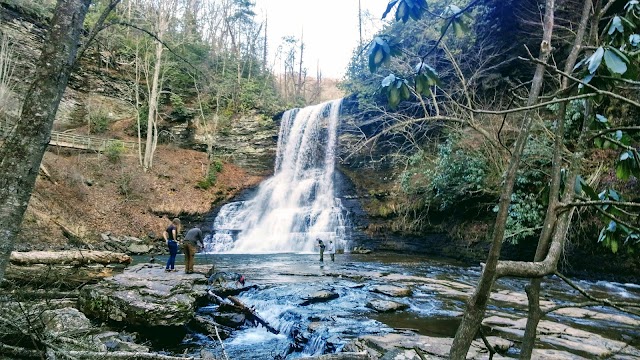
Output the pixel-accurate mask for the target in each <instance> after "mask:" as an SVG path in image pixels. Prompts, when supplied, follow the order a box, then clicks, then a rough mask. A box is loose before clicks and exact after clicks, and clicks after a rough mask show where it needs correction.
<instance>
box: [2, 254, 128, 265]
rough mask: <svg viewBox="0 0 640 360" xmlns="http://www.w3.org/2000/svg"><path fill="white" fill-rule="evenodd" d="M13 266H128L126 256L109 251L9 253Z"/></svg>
mask: <svg viewBox="0 0 640 360" xmlns="http://www.w3.org/2000/svg"><path fill="white" fill-rule="evenodd" d="M9 261H10V263H11V264H14V265H34V264H45V265H74V266H79V265H88V264H101V265H110V264H130V263H131V257H130V256H129V255H127V254H122V253H116V252H111V251H95V250H86V251H84V250H65V251H27V252H17V251H14V252H12V253H11V257H10V258H9Z"/></svg>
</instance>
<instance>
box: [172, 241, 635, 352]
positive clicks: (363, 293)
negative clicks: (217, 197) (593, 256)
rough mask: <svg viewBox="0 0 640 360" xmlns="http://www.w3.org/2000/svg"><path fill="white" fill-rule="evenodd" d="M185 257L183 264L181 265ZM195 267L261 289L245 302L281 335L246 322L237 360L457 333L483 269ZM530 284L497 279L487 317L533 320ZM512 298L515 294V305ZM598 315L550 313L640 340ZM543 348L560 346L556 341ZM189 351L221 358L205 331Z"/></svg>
mask: <svg viewBox="0 0 640 360" xmlns="http://www.w3.org/2000/svg"><path fill="white" fill-rule="evenodd" d="M180 261H181V258H179V259H178V262H180ZM196 263H197V264H215V266H216V269H217V270H218V271H233V272H239V273H242V274H244V275H245V276H246V278H247V280H248V283H249V284H255V285H257V288H256V289H253V290H250V291H247V292H244V293H242V294H240V295H239V299H240V300H242V301H243V302H244V303H245V304H247V305H248V306H253V307H255V309H256V310H257V312H258V313H259V314H260V315H261V316H262V317H263V318H264V319H265V320H267V321H268V322H269V323H270V324H271V325H272V326H274V327H275V328H277V329H278V330H280V334H279V335H274V334H271V333H269V332H268V331H267V330H266V329H265V328H263V327H261V326H257V327H255V326H252V325H250V324H246V325H245V326H243V327H242V328H241V329H240V330H238V331H235V332H234V333H233V334H232V336H231V337H230V338H228V339H226V340H224V348H225V351H226V353H227V355H228V356H229V358H230V359H273V358H274V357H276V355H284V354H286V353H287V352H288V349H289V347H290V346H291V344H292V343H294V338H295V337H298V342H297V343H298V344H299V348H298V349H296V351H294V352H293V353H291V354H290V355H289V356H287V359H295V358H299V357H304V356H310V355H319V354H322V353H332V352H336V351H340V350H341V349H342V347H343V346H344V345H345V344H347V343H348V342H349V341H351V340H353V339H356V338H357V337H359V336H363V335H368V334H384V333H389V332H393V331H395V330H394V329H412V330H413V331H415V332H417V333H419V334H422V335H428V336H434V337H453V335H454V334H455V329H456V327H457V325H458V322H459V319H460V316H461V314H462V312H463V311H464V296H461V294H460V293H458V292H456V289H457V290H464V292H469V289H471V288H472V287H473V286H474V285H475V282H476V281H477V279H478V278H479V275H480V267H479V266H471V267H469V266H465V265H464V264H460V263H455V262H452V261H450V260H446V259H432V258H425V257H417V256H412V255H406V254H404V255H398V254H367V255H361V254H337V255H336V261H335V262H334V263H333V262H330V261H327V259H326V258H325V261H324V262H323V263H320V262H319V261H318V255H317V254H309V253H305V254H295V253H286V254H259V255H240V254H198V257H197V259H196ZM416 277H417V278H416ZM419 278H424V279H426V280H429V281H427V282H424V281H421V280H419ZM574 281H575V282H576V284H578V285H579V286H580V287H582V288H584V289H586V290H588V291H590V292H591V293H592V294H593V295H595V296H605V297H607V298H608V299H610V300H612V301H628V302H639V301H640V286H639V285H637V284H622V283H616V282H606V281H595V280H578V279H576V280H574ZM434 282H435V283H434ZM525 284H526V282H525V281H523V280H519V279H501V280H500V281H498V283H497V284H496V286H495V288H494V294H496V296H498V297H497V298H496V299H495V300H494V301H492V302H491V305H490V306H489V314H488V315H487V316H490V315H491V314H498V313H499V314H507V315H510V316H516V317H524V316H526V314H525V313H524V309H526V303H525V301H526V298H525V297H524V290H523V289H524V285H525ZM377 285H400V286H404V287H408V288H410V289H411V290H412V292H413V294H412V295H411V296H409V297H395V298H392V297H389V296H387V295H383V294H379V293H375V292H372V289H373V288H374V287H375V286H377ZM438 289H442V290H438ZM319 290H332V291H335V292H336V293H338V294H339V297H338V298H337V299H334V300H331V301H328V302H324V303H317V304H311V305H309V306H301V302H302V301H303V299H304V298H305V297H307V296H309V295H310V294H312V293H314V292H316V291H319ZM513 295H516V298H513V299H509V296H513ZM372 299H385V300H393V301H396V302H399V303H403V304H406V305H408V308H407V309H406V310H403V311H398V312H392V313H378V312H376V311H374V310H372V309H370V308H369V307H367V306H366V304H367V302H368V301H370V300H372ZM514 299H515V300H514ZM543 299H553V300H554V301H555V302H556V303H566V302H569V301H578V302H582V301H584V300H585V299H584V298H581V297H580V296H579V294H578V293H577V291H575V290H574V289H572V288H570V287H569V286H568V285H566V284H565V283H564V282H563V281H561V280H560V279H559V278H557V277H551V278H549V279H545V281H544V283H543ZM214 310H215V306H214V305H209V306H205V307H203V308H201V309H199V311H200V312H201V313H209V312H212V311H214ZM597 313H598V314H602V315H604V316H603V317H602V318H598V317H597V316H593V315H589V316H586V317H581V318H573V317H572V315H570V316H567V315H551V316H550V317H549V320H551V321H554V322H558V323H561V324H567V325H569V326H571V327H573V328H576V329H581V330H586V331H589V332H592V333H594V334H599V335H601V336H602V337H604V338H606V339H611V340H620V339H624V340H625V341H626V342H627V343H633V344H637V343H638V342H639V341H640V327H638V326H637V324H638V323H639V322H640V318H637V317H633V316H630V317H629V318H628V319H630V321H622V322H619V321H612V320H611V319H614V318H615V317H617V316H620V315H621V314H620V313H619V312H618V311H616V310H611V309H606V308H597ZM590 317H593V318H590ZM625 318H626V317H625ZM634 321H635V322H634ZM489 333H490V332H489ZM541 346H543V347H550V348H560V349H562V347H559V346H558V345H553V344H543V345H541ZM182 347H184V348H186V349H190V350H194V349H200V348H201V347H204V348H207V349H210V350H211V351H212V352H214V353H219V352H221V349H220V346H219V343H218V341H215V340H213V339H211V338H209V337H208V336H206V335H205V334H198V333H191V334H190V335H188V336H187V337H186V338H185V339H184V340H183V342H182ZM511 355H513V356H515V355H516V354H515V353H513V354H511ZM582 355H584V354H582Z"/></svg>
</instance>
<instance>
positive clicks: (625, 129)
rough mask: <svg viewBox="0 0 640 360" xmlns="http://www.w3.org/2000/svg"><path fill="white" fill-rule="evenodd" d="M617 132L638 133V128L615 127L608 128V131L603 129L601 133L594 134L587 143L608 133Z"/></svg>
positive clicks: (639, 129) (639, 128) (639, 127)
mask: <svg viewBox="0 0 640 360" xmlns="http://www.w3.org/2000/svg"><path fill="white" fill-rule="evenodd" d="M618 130H622V131H640V126H621V127H616V128H609V129H604V130H601V131H598V132H597V133H595V134H594V135H593V136H592V137H591V138H589V141H592V140H594V139H595V138H597V137H600V136H602V135H605V134H608V133H612V132H616V131H618Z"/></svg>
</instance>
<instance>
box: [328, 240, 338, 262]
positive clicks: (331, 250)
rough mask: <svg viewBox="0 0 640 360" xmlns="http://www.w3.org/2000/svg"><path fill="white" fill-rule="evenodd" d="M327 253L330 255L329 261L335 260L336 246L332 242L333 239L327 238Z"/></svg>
mask: <svg viewBox="0 0 640 360" xmlns="http://www.w3.org/2000/svg"><path fill="white" fill-rule="evenodd" d="M327 254H329V256H330V257H331V261H336V246H335V245H334V244H333V240H329V247H328V248H327Z"/></svg>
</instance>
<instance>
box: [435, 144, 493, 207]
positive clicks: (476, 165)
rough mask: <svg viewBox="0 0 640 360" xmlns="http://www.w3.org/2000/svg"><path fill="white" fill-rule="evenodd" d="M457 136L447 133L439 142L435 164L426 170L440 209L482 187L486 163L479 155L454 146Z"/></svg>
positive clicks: (479, 191) (483, 185)
mask: <svg viewBox="0 0 640 360" xmlns="http://www.w3.org/2000/svg"><path fill="white" fill-rule="evenodd" d="M455 142H456V138H455V137H450V138H448V139H447V141H446V142H444V143H443V144H440V145H439V146H438V158H437V160H436V163H435V167H434V168H433V169H432V170H430V171H428V172H427V176H428V177H430V178H431V185H432V187H433V190H434V192H435V195H434V198H435V200H436V201H437V202H438V203H439V206H440V210H445V209H447V208H449V207H450V206H452V205H454V204H455V202H457V201H459V200H461V199H463V198H469V197H473V196H474V195H478V194H480V193H482V192H483V191H484V188H485V174H486V167H487V165H486V163H485V160H484V158H483V157H482V156H479V155H477V154H473V153H470V152H465V151H464V150H463V149H460V148H456V146H455Z"/></svg>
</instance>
